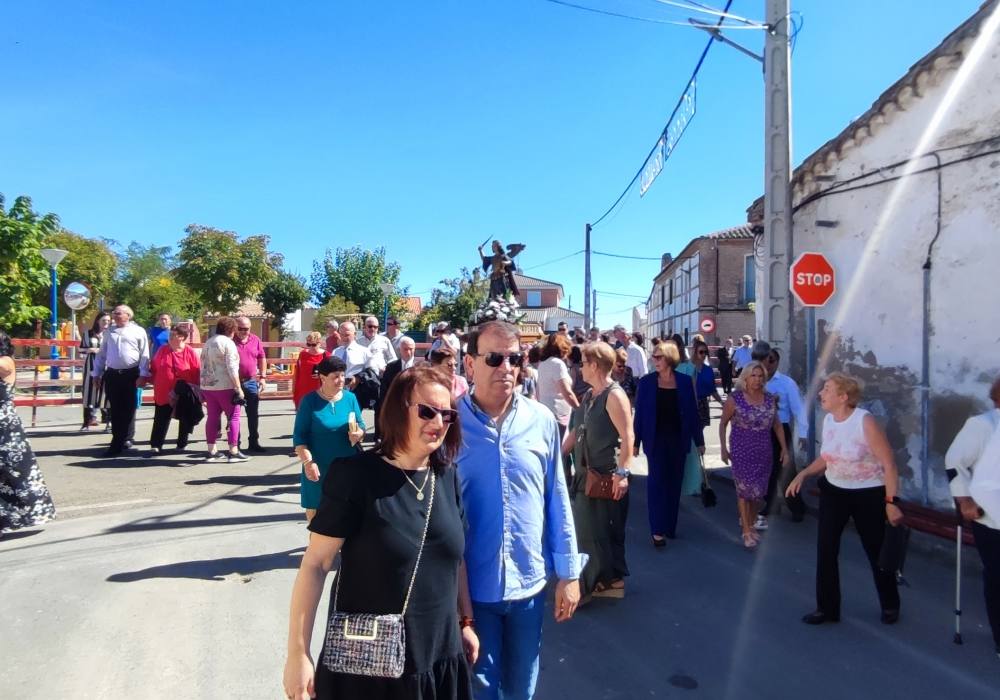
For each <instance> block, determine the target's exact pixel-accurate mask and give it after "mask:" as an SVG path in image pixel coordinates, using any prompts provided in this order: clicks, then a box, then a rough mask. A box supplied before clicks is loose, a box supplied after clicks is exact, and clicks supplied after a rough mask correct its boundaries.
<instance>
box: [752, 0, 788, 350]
mask: <svg viewBox="0 0 1000 700" xmlns="http://www.w3.org/2000/svg"><path fill="white" fill-rule="evenodd" d="M764 4H765V6H766V8H765V9H766V12H765V15H766V17H765V20H764V21H765V22H767V25H768V27H769V28H768V30H767V33H766V34H765V37H766V38H765V41H764V239H763V241H762V243H763V245H762V249H761V253H762V258H763V260H761V262H762V268H761V269H760V270H759V271H758V277H757V281H758V284H757V289H758V290H759V295H758V298H757V305H756V306H757V308H756V322H757V336H758V337H760V338H763V339H765V340H767V341H768V342H770V343H771V344H772V345H777V346H779V347H783V348H784V349H785V350H786V352H787V350H788V349H790V348H789V345H790V344H791V341H792V319H793V316H792V295H791V292H790V291H789V289H788V267H789V265H791V263H792V254H793V250H792V187H791V182H792V131H791V129H792V100H791V92H792V90H791V75H792V74H791V49H790V46H789V41H788V27H789V25H790V20H789V12H790V7H789V5H790V0H764Z"/></svg>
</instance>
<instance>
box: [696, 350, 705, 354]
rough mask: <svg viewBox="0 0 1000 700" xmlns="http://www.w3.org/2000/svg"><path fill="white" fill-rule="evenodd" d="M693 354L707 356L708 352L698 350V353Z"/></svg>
mask: <svg viewBox="0 0 1000 700" xmlns="http://www.w3.org/2000/svg"><path fill="white" fill-rule="evenodd" d="M695 354H696V355H707V354H708V351H707V350H699V351H698V352H696V353H695Z"/></svg>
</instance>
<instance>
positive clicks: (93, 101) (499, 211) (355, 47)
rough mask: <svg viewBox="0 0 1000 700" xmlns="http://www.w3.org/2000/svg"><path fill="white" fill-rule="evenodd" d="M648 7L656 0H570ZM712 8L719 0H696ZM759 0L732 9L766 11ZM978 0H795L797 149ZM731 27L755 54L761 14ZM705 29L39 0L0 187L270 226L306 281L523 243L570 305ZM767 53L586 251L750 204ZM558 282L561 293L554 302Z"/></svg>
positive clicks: (722, 83) (426, 291)
mask: <svg viewBox="0 0 1000 700" xmlns="http://www.w3.org/2000/svg"><path fill="white" fill-rule="evenodd" d="M575 2H577V3H578V4H583V5H588V6H591V7H596V8H601V9H605V10H612V11H618V12H623V13H629V14H633V15H639V16H644V17H650V18H658V19H670V20H679V21H684V20H685V19H686V18H687V17H688V16H691V15H692V13H689V12H686V11H684V10H679V9H671V8H669V7H667V6H665V5H662V4H660V3H657V2H655V0H575ZM712 4H714V5H716V6H718V7H721V6H722V5H723V4H724V2H722V1H721V0H712ZM763 5H764V3H763V1H762V0H754V1H752V2H751V1H750V0H735V2H734V3H733V6H732V8H731V11H732V12H735V13H737V14H740V15H743V16H747V17H751V18H753V19H762V15H763ZM978 6H979V0H949V1H948V2H940V1H939V0H913V1H909V2H905V3H904V2H899V1H892V0H865V1H864V2H862V1H860V0H837V1H836V2H832V1H829V0H800V1H795V0H793V3H792V9H793V10H797V11H799V12H800V13H801V14H802V16H803V18H804V21H805V22H804V27H803V30H802V32H801V33H800V34H799V37H798V41H797V45H796V50H795V54H794V57H793V95H794V97H793V123H794V159H795V161H796V162H797V163H798V162H800V161H801V160H803V159H804V158H805V157H806V156H808V155H809V153H811V152H812V151H813V150H815V149H816V148H818V147H819V146H820V145H822V144H823V143H824V142H826V141H827V140H828V139H830V138H832V137H833V136H835V135H836V134H837V133H838V132H839V131H840V130H841V129H843V128H844V127H845V126H846V125H847V124H848V123H849V122H850V120H851V119H853V118H854V117H856V116H858V115H860V114H861V113H863V112H864V111H865V110H866V109H867V108H868V107H869V106H870V105H871V103H872V101H873V100H874V99H875V98H876V97H877V96H878V95H879V94H880V93H881V92H882V91H883V90H884V89H885V88H887V87H888V86H889V85H890V84H891V83H892V82H894V81H895V80H896V79H897V78H899V77H900V76H901V75H902V74H903V73H904V72H905V71H906V70H907V69H908V68H909V66H911V65H912V64H913V63H914V62H916V61H917V60H918V59H919V58H920V57H921V56H923V55H924V54H925V53H927V52H928V51H930V50H931V49H932V48H933V47H934V46H936V45H937V44H938V43H939V42H940V41H941V39H943V38H944V37H945V36H946V35H947V34H948V33H949V32H950V31H951V30H952V29H953V28H954V27H955V26H957V25H958V24H959V23H961V22H962V21H963V20H964V19H965V18H966V17H968V16H969V15H971V14H972V13H973V12H974V11H975V10H976V8H977V7H978ZM730 35H731V36H732V37H733V38H735V39H738V40H741V41H742V42H744V43H745V44H747V45H749V46H751V47H753V48H755V49H757V50H759V49H760V47H761V46H762V43H763V37H762V36H761V35H760V34H759V32H756V31H740V32H735V31H734V32H731V33H730ZM705 40H706V35H705V34H703V33H702V32H700V31H697V30H694V29H690V28H686V27H678V26H670V25H662V24H652V23H642V22H634V21H629V20H624V19H617V18H613V17H607V16H601V15H598V14H593V13H588V12H583V11H580V10H575V9H571V8H567V7H563V6H559V5H556V4H553V3H550V2H546V1H544V0H426V1H422V2H413V1H410V2H404V1H403V0H393V1H377V0H364V1H358V0H356V1H353V2H349V1H346V0H338V1H336V2H334V1H333V0H328V1H319V0H314V1H311V2H310V1H303V2H290V3H274V2H262V1H247V0H243V1H237V0H229V1H224V2H215V1H211V2H204V1H202V2H190V1H186V0H185V1H181V0H174V1H172V2H163V1H160V2H140V3H136V2H119V1H112V0H106V1H97V0H95V1H93V2H70V1H68V0H67V1H64V2H43V1H39V2H30V3H16V4H10V5H8V6H7V7H6V8H5V10H4V14H3V22H2V25H0V55H2V56H3V66H4V69H5V70H4V76H3V85H4V98H3V100H0V138H2V139H3V142H4V147H3V155H2V156H0V192H3V193H4V194H5V195H6V196H7V198H8V201H10V200H12V199H13V197H15V196H17V195H20V194H26V195H29V196H31V197H32V199H33V200H34V203H35V208H36V209H37V210H39V211H43V212H47V211H53V212H55V213H57V214H59V215H60V217H61V218H62V221H63V225H64V226H66V227H67V228H70V229H72V230H74V231H77V232H78V233H82V234H85V235H88V236H104V237H109V238H113V239H116V240H118V241H121V242H122V243H127V242H128V241H131V240H137V241H140V242H142V243H147V244H149V243H155V244H158V245H175V244H176V242H177V241H178V240H179V238H180V237H181V235H182V232H183V228H184V227H185V226H186V225H187V224H189V223H200V224H204V225H210V226H215V227H218V228H224V229H230V230H233V231H237V232H238V233H240V234H241V235H251V234H257V233H266V234H268V235H270V236H271V239H272V247H273V248H274V249H275V250H277V251H280V252H282V253H283V254H284V255H285V258H286V266H287V267H288V269H290V270H292V271H295V272H298V273H300V274H302V275H304V276H307V277H308V275H309V273H310V271H311V268H312V261H313V259H315V258H318V257H321V256H322V252H323V249H324V248H326V247H330V248H335V247H338V246H350V245H355V244H361V245H366V246H375V245H384V246H385V247H386V249H387V252H388V256H389V258H390V259H394V260H396V261H398V262H400V263H401V264H402V266H403V274H402V283H403V284H405V285H408V286H409V287H410V290H411V292H412V293H418V294H420V295H421V296H422V297H423V298H424V299H425V300H426V299H427V298H428V297H429V295H430V289H431V288H433V287H434V286H435V284H436V283H437V281H438V280H440V279H441V278H442V277H451V276H455V275H457V273H458V270H459V269H460V268H461V267H462V266H469V267H471V266H473V265H474V264H475V263H477V261H478V258H477V254H476V246H477V245H478V244H479V243H481V242H482V241H483V240H484V239H486V238H487V237H488V236H495V237H497V238H499V239H500V240H502V241H503V242H504V243H510V242H522V243H525V244H527V246H528V247H527V249H526V250H525V252H524V253H522V256H521V263H522V267H523V268H525V269H526V270H527V273H528V274H532V275H536V276H538V277H542V278H545V279H551V280H555V281H558V282H561V283H562V284H563V285H564V287H565V290H566V293H567V295H568V296H569V297H571V300H572V306H573V308H574V309H577V310H582V309H583V256H582V255H577V256H575V257H572V258H570V259H568V260H565V261H563V262H560V263H555V264H548V265H546V264H544V263H547V262H548V261H551V260H553V259H556V258H559V257H560V256H564V255H568V254H570V253H574V252H576V251H578V250H580V249H582V248H583V229H584V224H585V223H586V222H587V221H592V220H594V219H596V218H597V217H598V216H600V214H601V213H602V212H603V211H604V210H605V209H607V207H608V206H610V204H611V203H612V202H613V201H614V199H615V198H616V197H617V196H618V194H619V193H620V191H621V190H622V188H623V187H624V186H625V184H626V183H627V182H628V181H629V179H631V177H632V175H633V174H634V173H635V171H636V170H637V169H638V167H639V166H640V165H641V164H642V160H643V158H644V157H645V155H646V153H647V152H648V151H649V149H650V148H651V147H652V145H653V143H654V142H655V141H656V138H657V136H658V134H659V131H660V129H661V128H662V127H663V125H664V123H665V121H666V118H667V117H668V116H669V113H670V111H671V109H672V108H673V105H674V103H675V102H676V100H677V98H678V96H679V94H680V93H681V91H682V90H683V87H684V84H685V82H686V81H687V78H688V76H689V74H690V72H691V69H692V68H693V66H694V63H695V61H696V59H697V56H698V54H699V53H700V51H701V49H702V47H703V45H704V42H705ZM762 95H763V84H762V75H761V70H760V67H759V64H757V63H756V62H754V61H752V60H750V59H748V58H746V57H744V56H742V55H741V54H739V53H737V52H736V51H734V50H732V49H730V48H728V47H726V46H723V45H721V44H716V45H715V46H714V47H713V48H712V50H711V51H710V53H709V55H708V59H707V60H706V62H705V65H704V67H703V69H702V71H701V74H700V76H699V83H698V104H697V108H698V111H697V115H696V116H695V118H694V120H693V121H692V122H691V124H690V126H689V128H688V130H687V132H686V133H685V134H684V137H683V139H682V140H681V142H680V144H679V146H678V147H677V150H676V151H675V152H674V153H673V155H672V156H671V158H670V160H669V161H668V163H667V166H666V168H665V169H664V171H663V173H662V174H661V175H660V176H659V178H658V179H657V180H656V182H655V183H654V184H653V186H652V188H651V189H650V190H649V192H647V193H646V195H645V196H644V197H642V198H641V199H640V197H639V195H638V191H635V192H633V193H632V194H631V195H630V196H629V197H628V198H627V200H626V202H625V205H624V206H623V207H622V208H621V210H620V211H619V212H618V213H617V214H616V215H613V216H611V217H608V219H607V220H606V221H605V223H604V224H603V225H602V226H600V227H598V228H596V229H595V230H594V234H593V247H594V249H595V250H598V251H605V252H611V253H619V254H626V255H636V256H648V257H657V256H659V255H660V254H662V253H664V252H671V253H674V254H676V253H677V252H679V250H680V249H681V248H682V247H683V246H684V245H685V244H686V242H687V241H688V240H689V239H691V238H692V237H694V236H697V235H701V234H703V233H708V232H711V231H714V230H718V229H720V228H726V227H728V226H732V225H737V224H740V223H743V222H744V221H745V209H746V207H747V206H749V204H750V203H751V202H752V201H753V200H754V199H756V198H757V197H758V196H759V195H760V194H761V193H762V181H763V178H762V169H763V150H762V128H763V97H762ZM658 270H659V264H658V263H657V262H653V261H635V260H631V261H628V260H615V259H611V258H602V257H595V258H594V272H593V277H594V287H595V288H596V289H597V290H599V298H598V307H599V308H598V314H597V322H598V325H600V326H601V327H608V326H610V325H612V324H613V323H615V322H619V321H621V322H625V323H628V322H629V319H630V317H631V316H630V311H629V306H630V304H632V303H633V301H638V300H632V299H630V298H628V297H625V296H611V295H610V294H600V293H603V292H608V293H612V292H613V293H617V294H633V295H641V296H645V295H646V294H648V292H649V288H650V284H651V280H652V277H653V276H654V275H655V274H656V273H657V272H658ZM569 301H570V300H569V299H565V300H564V305H567V304H568V303H569Z"/></svg>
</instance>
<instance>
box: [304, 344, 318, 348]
mask: <svg viewBox="0 0 1000 700" xmlns="http://www.w3.org/2000/svg"><path fill="white" fill-rule="evenodd" d="M317 345H319V343H306V347H309V348H314V347H316V346H317Z"/></svg>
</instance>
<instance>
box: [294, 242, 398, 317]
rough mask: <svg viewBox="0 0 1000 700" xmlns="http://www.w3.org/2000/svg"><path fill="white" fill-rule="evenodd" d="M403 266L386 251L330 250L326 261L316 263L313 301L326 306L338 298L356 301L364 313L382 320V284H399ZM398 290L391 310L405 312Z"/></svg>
mask: <svg viewBox="0 0 1000 700" xmlns="http://www.w3.org/2000/svg"><path fill="white" fill-rule="evenodd" d="M399 272H400V267H399V263H395V262H391V261H387V260H386V259H385V248H376V249H375V250H365V249H364V248H362V247H361V246H354V247H353V248H337V252H336V253H335V254H334V253H331V252H330V249H329V248H328V249H327V250H326V253H325V254H324V256H323V259H322V260H318V261H316V262H314V263H313V273H312V280H311V288H312V293H313V298H314V299H316V301H317V302H319V303H320V304H326V302H327V301H329V300H330V299H331V298H332V297H334V296H337V295H339V296H341V297H343V298H344V299H346V300H347V301H350V302H353V303H354V304H355V305H356V306H357V307H358V308H359V309H360V310H361V311H363V312H364V313H367V314H375V315H377V316H379V317H380V318H381V316H382V308H383V307H382V305H383V303H384V297H383V295H382V290H381V288H380V287H379V285H380V284H382V283H390V284H393V285H395V284H397V283H398V282H399ZM405 293H406V290H405V289H401V290H400V289H398V290H397V291H396V292H394V293H393V294H391V295H390V296H389V308H390V309H393V310H396V309H402V308H404V307H403V302H402V295H403V294H405Z"/></svg>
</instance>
